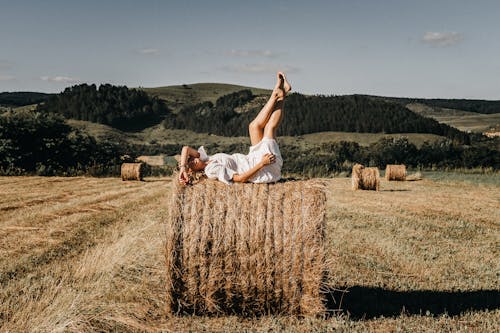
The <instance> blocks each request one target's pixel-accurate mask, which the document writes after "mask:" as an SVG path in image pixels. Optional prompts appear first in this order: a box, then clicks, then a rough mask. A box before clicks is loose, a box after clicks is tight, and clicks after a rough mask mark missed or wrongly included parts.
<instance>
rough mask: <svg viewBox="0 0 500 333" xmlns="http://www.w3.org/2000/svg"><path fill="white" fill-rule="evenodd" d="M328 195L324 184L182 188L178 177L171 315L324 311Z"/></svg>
mask: <svg viewBox="0 0 500 333" xmlns="http://www.w3.org/2000/svg"><path fill="white" fill-rule="evenodd" d="M324 189H325V187H324V184H322V183H321V182H319V181H291V182H284V183H277V184H233V185H231V186H227V185H225V184H222V183H220V182H218V181H211V180H205V181H202V182H200V183H199V184H197V185H194V186H188V187H182V186H180V185H179V184H178V181H177V177H174V182H173V194H172V202H171V213H170V217H169V220H168V227H167V241H166V264H167V307H168V310H169V312H170V313H191V314H241V315H262V314H269V313H276V314H278V313H279V314H301V315H316V314H320V313H323V312H324V311H325V308H324V304H323V294H322V290H323V289H322V288H323V287H324V283H325V249H324V230H325V201H326V196H325V190H324Z"/></svg>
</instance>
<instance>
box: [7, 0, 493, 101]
mask: <svg viewBox="0 0 500 333" xmlns="http://www.w3.org/2000/svg"><path fill="white" fill-rule="evenodd" d="M0 1H3V0H0ZM499 16H500V3H498V2H497V1H493V0H480V1H476V2H470V1H465V0H458V1H452V0H440V1H430V0H424V1H419V2H417V3H413V2H411V1H394V0H382V1H377V2H373V1H368V0H364V1H363V0H359V1H343V0H338V1H326V0H315V1H310V2H308V3H303V2H301V1H298V0H289V1H277V2H272V3H268V2H266V1H254V2H252V3H245V2H234V1H227V0H215V1H212V2H210V3H207V2H203V1H195V0H191V1H185V2H182V3H179V2H170V1H158V0H146V1H144V2H141V3H137V2H134V1H130V0H126V1H122V2H120V3H113V2H107V1H104V2H98V1H96V0H89V1H86V2H85V3H68V2H65V1H62V0H49V1H46V2H44V3H40V2H36V1H33V0H31V1H30V0H25V1H18V2H15V3H13V2H7V1H5V2H4V3H2V11H1V12H0V43H1V45H3V46H4V47H3V48H2V51H1V52H0V91H2V92H19V91H31V92H45V93H58V92H61V91H63V90H64V89H65V88H66V87H68V86H73V85H76V84H81V83H87V84H96V85H100V84H105V83H109V84H113V85H124V86H127V87H131V88H134V87H136V88H137V87H152V88H153V87H165V86H173V85H182V84H195V83H201V82H207V83H221V84H234V85H241V86H245V87H258V88H261V89H269V88H271V87H272V86H273V85H274V80H275V72H276V71H278V70H283V71H285V72H286V73H287V77H288V78H289V79H290V81H291V83H292V86H293V87H294V91H296V92H299V93H302V94H306V95H353V94H359V95H373V96H386V97H406V98H426V99H431V98H432V99H476V100H500V91H499V90H498V86H499V85H500V79H499V78H500V63H499V62H498V60H497V55H498V54H500V42H499V38H498V37H500V26H499V25H498V23H497V18H498V17H499Z"/></svg>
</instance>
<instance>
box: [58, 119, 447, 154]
mask: <svg viewBox="0 0 500 333" xmlns="http://www.w3.org/2000/svg"><path fill="white" fill-rule="evenodd" d="M66 122H67V123H68V124H69V125H71V126H73V127H76V128H79V129H81V130H83V131H85V132H86V133H88V134H91V135H93V136H94V137H96V138H97V139H98V140H99V141H112V142H127V143H131V144H148V143H150V142H155V143H158V144H178V143H182V144H186V145H193V146H196V145H207V144H210V143H217V144H220V145H227V144H232V143H243V144H248V146H250V139H249V138H248V136H242V137H227V136H219V135H213V134H207V133H196V132H192V131H189V130H171V129H169V130H167V129H165V128H164V127H163V126H162V125H156V126H153V127H149V128H146V129H145V130H143V131H140V132H123V131H120V130H118V129H115V128H112V127H110V126H107V125H102V124H97V123H91V122H88V121H83V120H73V119H70V120H67V121H66ZM401 137H406V138H408V140H409V141H410V142H411V143H413V144H415V145H416V146H417V147H420V146H421V145H422V144H423V143H424V142H425V141H427V142H435V141H439V140H442V139H444V137H442V136H439V135H435V134H427V133H395V134H384V133H354V132H318V133H311V134H305V135H302V136H279V137H278V141H279V142H280V143H284V144H291V145H298V146H303V147H304V148H310V147H315V146H318V144H322V143H331V142H339V141H354V142H357V143H359V144H360V145H361V146H369V145H370V144H372V143H375V142H377V141H378V140H380V139H382V138H401Z"/></svg>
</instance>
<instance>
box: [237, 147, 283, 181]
mask: <svg viewBox="0 0 500 333" xmlns="http://www.w3.org/2000/svg"><path fill="white" fill-rule="evenodd" d="M275 161H276V157H275V156H274V155H273V154H271V153H268V154H265V155H264V156H263V157H262V160H261V161H260V162H259V163H257V164H256V165H255V166H254V167H253V168H251V169H250V170H248V171H247V172H244V173H242V174H241V175H239V174H237V173H235V174H234V175H233V182H238V183H246V182H247V181H248V180H249V179H250V178H252V177H253V175H255V174H256V173H257V172H258V171H259V170H260V169H262V168H263V167H265V166H266V165H268V164H271V163H274V162H275Z"/></svg>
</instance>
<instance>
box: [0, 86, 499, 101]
mask: <svg viewBox="0 0 500 333" xmlns="http://www.w3.org/2000/svg"><path fill="white" fill-rule="evenodd" d="M79 84H88V85H91V84H95V85H96V86H97V88H99V86H101V85H104V84H110V83H106V82H103V83H97V84H96V83H88V82H81V83H79ZM195 84H224V85H232V86H241V87H242V88H250V89H254V88H255V89H268V88H264V87H250V86H244V85H241V84H233V83H227V82H193V83H182V84H172V85H165V86H157V87H145V86H138V87H129V86H127V85H123V84H116V86H126V87H127V88H128V89H158V88H170V87H180V86H182V85H187V86H190V85H195ZM73 86H74V85H73ZM70 87H72V86H67V87H65V88H63V89H62V90H61V91H59V92H44V91H28V90H19V91H0V94H2V93H42V94H59V93H62V92H63V91H64V90H65V89H66V88H70ZM269 90H270V89H269ZM291 93H298V94H303V95H309V96H319V95H324V96H351V95H361V96H374V97H387V98H407V99H446V100H448V99H449V100H453V99H456V100H469V101H473V100H478V101H488V102H497V101H500V99H485V98H441V97H419V96H387V95H371V94H362V93H351V94H320V93H311V94H304V93H302V92H299V91H294V90H293V89H292V91H291Z"/></svg>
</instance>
